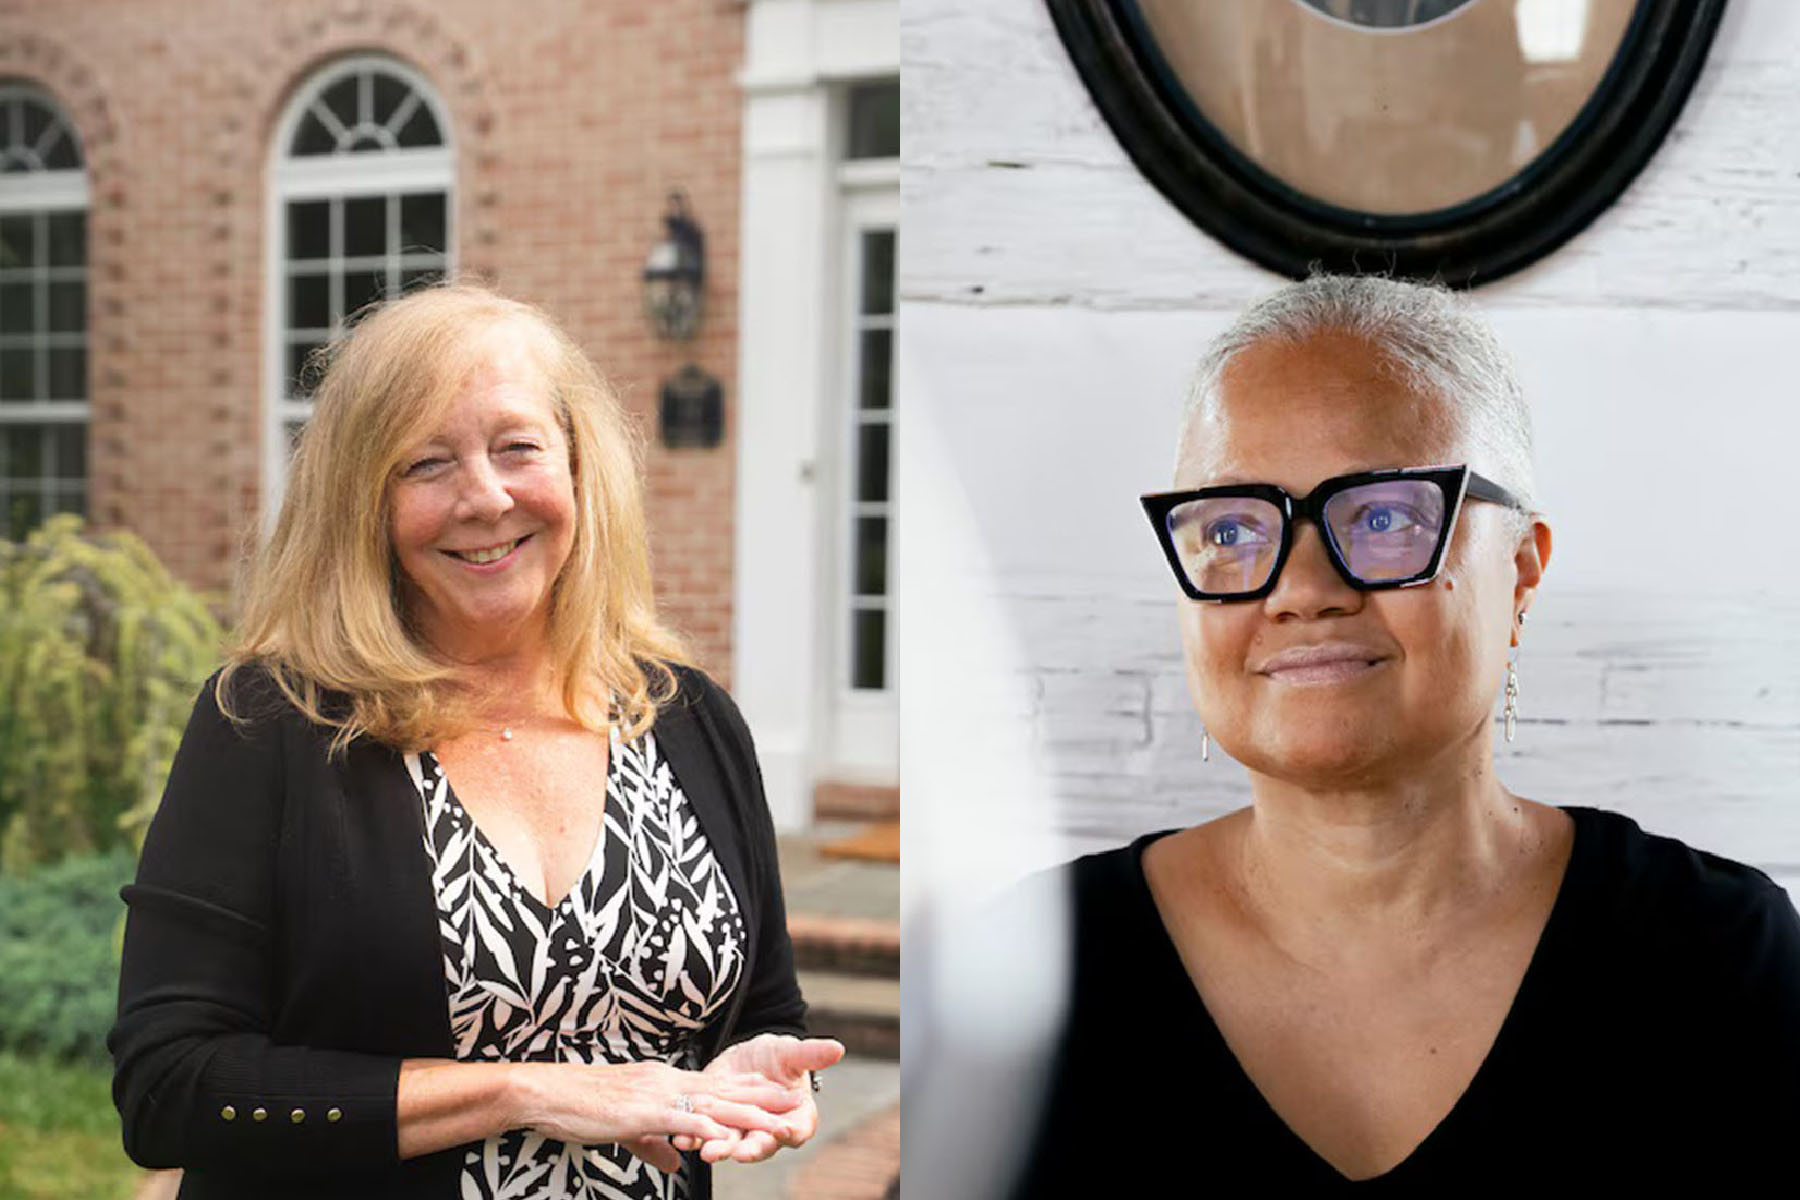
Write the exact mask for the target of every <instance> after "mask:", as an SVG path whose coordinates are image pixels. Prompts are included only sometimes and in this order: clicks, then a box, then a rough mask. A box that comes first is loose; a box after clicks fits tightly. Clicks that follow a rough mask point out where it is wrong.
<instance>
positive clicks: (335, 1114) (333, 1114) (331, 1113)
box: [325, 1108, 344, 1121]
mask: <svg viewBox="0 0 1800 1200" xmlns="http://www.w3.org/2000/svg"><path fill="white" fill-rule="evenodd" d="M343 1115H344V1110H343V1109H341V1108H333V1109H330V1110H328V1111H327V1112H326V1113H325V1119H326V1120H327V1121H336V1120H338V1119H339V1118H341V1117H342V1116H343Z"/></svg>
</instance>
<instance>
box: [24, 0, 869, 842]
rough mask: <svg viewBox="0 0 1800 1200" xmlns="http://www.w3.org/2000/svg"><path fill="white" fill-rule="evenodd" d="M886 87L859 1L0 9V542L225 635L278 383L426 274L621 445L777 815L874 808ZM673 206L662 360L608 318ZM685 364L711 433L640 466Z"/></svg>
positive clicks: (664, 588) (281, 441)
mask: <svg viewBox="0 0 1800 1200" xmlns="http://www.w3.org/2000/svg"><path fill="white" fill-rule="evenodd" d="M898 71H899V42H898V19H897V4H896V3H895V0H668V2H666V3H661V4H654V5H640V4H626V3H599V2H595V0H538V2H535V3H531V4H524V5H499V4H494V3H492V2H491V0H433V2H432V3H425V2H423V0H84V2H82V3H55V2H50V0H0V525H4V527H3V528H0V536H3V535H7V534H9V533H10V534H11V535H12V536H17V535H18V533H19V531H20V530H21V529H22V528H24V527H25V526H27V525H29V524H30V523H31V522H32V521H34V520H35V519H36V518H37V516H39V515H41V514H42V513H44V512H48V511H55V510H58V509H66V508H73V509H76V510H78V511H85V512H86V513H87V515H88V517H89V519H90V521H91V522H92V523H93V524H94V525H95V526H97V527H99V528H103V529H104V528H118V527H124V528H129V529H131V530H133V531H134V532H136V533H137V534H139V535H141V536H142V537H143V538H144V539H145V540H146V541H147V542H148V543H149V544H150V546H151V547H152V548H153V549H154V550H155V552H156V553H157V554H158V556H159V557H160V558H161V559H162V560H163V562H164V563H166V564H167V565H168V566H169V567H170V568H171V569H172V570H173V571H174V572H175V573H176V574H177V575H178V576H179V577H181V578H182V579H184V580H186V581H187V582H189V583H190V584H192V585H194V586H195V587H198V588H200V589H202V590H203V591H205V592H207V593H209V594H211V595H212V596H214V597H215V598H216V599H217V600H218V602H219V606H220V607H223V608H229V606H230V603H231V591H232V588H233V587H234V585H235V580H236V575H237V570H236V568H237V566H238V564H239V563H240V562H241V561H242V560H243V557H244V554H243V551H244V548H245V546H246V545H247V541H248V539H250V538H253V537H255V536H256V535H257V533H258V532H259V530H261V529H264V528H267V526H268V523H269V522H270V521H271V520H272V516H273V513H274V512H275V511H276V510H277V508H278V507H279V501H280V496H281V492H282V487H283V480H284V474H285V467H286V462H287V456H288V447H289V438H290V437H291V435H292V433H293V432H294V431H295V430H297V429H298V428H299V427H300V425H301V424H303V422H304V420H305V418H306V416H307V414H308V413H309V411H310V406H309V403H308V402H307V401H306V399H305V385H304V383H303V382H302V383H298V384H296V383H294V382H293V381H294V380H296V379H300V380H303V379H304V377H305V372H304V370H303V364H304V359H305V357H306V353H307V352H308V351H309V350H310V349H311V348H312V347H314V346H316V345H318V344H321V343H324V342H325V341H327V340H328V339H329V336H330V333H331V329H332V328H334V327H336V326H338V325H339V324H340V323H341V321H342V319H343V318H344V316H345V314H347V313H352V312H354V311H355V309H356V308H358V307H360V305H361V304H362V303H364V302H365V301H366V300H368V299H370V298H373V297H378V296H380V295H389V294H393V292H395V291H397V290H402V289H404V288H405V287H406V286H408V285H410V284H411V283H412V282H413V281H415V280H418V279H422V278H425V277H428V276H430V275H432V274H435V273H441V272H442V271H443V270H444V269H445V268H446V267H448V268H449V269H450V270H452V271H453V272H455V273H457V274H461V275H472V276H474V277H477V278H482V279H485V280H488V281H490V282H491V283H493V284H494V285H495V286H497V287H498V288H499V289H500V290H501V291H502V292H504V293H506V294H509V295H512V296H515V297H518V298H520V299H523V300H528V301H531V302H533V303H536V304H540V305H542V306H543V307H545V308H546V309H547V310H549V311H550V312H551V313H552V314H554V315H555V316H556V317H557V318H558V319H560V320H561V321H562V323H563V324H564V325H565V326H566V327H567V328H568V330H569V331H570V333H571V334H573V335H574V336H575V338H576V339H577V340H578V341H580V342H581V343H582V344H583V345H584V346H585V347H586V348H587V349H588V351H589V353H590V354H591V355H592V357H593V358H594V359H595V361H596V362H597V363H598V364H599V365H600V367H601V368H602V370H603V371H605V372H606V373H607V374H608V375H609V376H610V377H611V378H612V380H613V381H614V383H615V384H616V385H618V387H619V388H620V390H621V392H622V393H623V395H624V397H625V399H626V402H627V404H628V406H629V407H630V408H632V409H633V410H634V411H635V412H636V413H637V414H638V415H639V417H640V419H641V421H642V424H643V427H644V429H645V433H646V442H647V459H646V471H647V482H648V497H647V499H648V507H649V514H650V525H651V552H652V555H653V566H654V570H655V577H656V583H657V589H658V593H659V598H660V601H661V604H662V607H663V612H664V614H665V615H666V616H667V617H668V618H669V619H670V620H671V622H672V623H673V624H675V625H676V626H677V627H678V628H680V629H681V630H682V631H684V632H685V633H686V634H688V635H689V637H690V638H691V639H692V641H693V644H694V647H695V649H696V651H697V652H698V654H699V657H700V659H701V661H702V663H703V664H704V665H705V666H706V667H707V668H708V669H709V670H710V671H712V672H713V673H714V674H715V675H717V676H718V677H720V678H721V679H723V680H725V681H726V682H727V683H728V684H729V685H731V686H732V687H733V690H734V691H735V692H736V693H737V695H738V697H739V702H740V703H741V704H742V706H743V707H744V709H745V712H746V715H747V716H748V717H749V718H750V721H751V724H752V727H753V728H754V729H755V730H756V733H757V736H758V739H759V745H760V749H761V753H762V762H763V767H764V771H765V775H766V776H767V779H768V790H769V795H770V801H771V806H772V808H773V810H774V812H775V815H776V820H777V822H778V823H780V824H782V825H783V826H786V827H793V826H797V825H802V824H805V823H806V822H807V821H808V820H810V819H811V817H812V815H813V811H814V809H813V804H814V797H815V792H817V791H818V790H819V789H820V787H821V786H822V785H823V786H824V787H825V788H826V792H827V793H829V794H831V795H835V796H840V797H841V796H850V797H852V798H856V797H866V796H868V795H870V794H871V792H870V789H871V788H872V789H873V793H872V794H873V795H874V796H875V797H876V803H877V807H878V808H882V807H884V806H885V808H890V809H891V807H892V804H893V803H894V800H893V788H894V785H895V784H896V783H897V777H898V748H897V747H898V733H897V722H898V717H897V708H896V705H895V702H894V697H895V693H896V685H895V681H896V680H897V676H898V671H897V661H898V660H897V657H896V650H895V646H896V645H897V642H898V636H897V632H896V630H897V627H898V624H897V623H898V612H897V605H896V602H895V596H896V589H895V587H894V586H893V582H892V577H891V574H890V572H889V570H888V567H887V562H888V546H889V544H890V541H891V538H892V530H893V526H894V515H895V514H894V508H893V503H892V499H893V498H892V496H891V494H890V486H889V480H890V471H889V459H890V455H891V453H892V442H893V439H892V432H891V431H892V421H893V409H892V405H891V399H890V398H891V394H892V372H891V366H890V364H891V359H892V348H893V307H894V306H893V295H894V291H893V289H894V261H895V254H896V240H897V227H898V221H899V160H898V156H899V87H898ZM76 147H78V149H79V161H78V162H77V161H76V159H75V158H74V157H73V148H76ZM52 158H55V159H56V160H57V161H55V162H52V161H50V160H51V159H52ZM75 167H79V169H74V168H75ZM53 168H61V169H53ZM675 192H680V193H681V194H683V196H685V199H686V204H687V208H688V211H689V212H690V214H691V215H692V217H693V219H694V220H695V221H696V222H697V223H698V225H699V226H700V227H701V229H702V230H703V232H704V237H705V260H706V262H705V265H706V283H705V295H704V304H703V318H702V321H701V323H700V326H699V329H698V332H697V334H696V335H695V336H694V337H693V338H692V339H690V340H686V341H669V340H664V339H661V338H659V337H658V336H657V335H656V334H655V333H653V331H652V329H651V327H650V324H649V322H648V321H647V320H646V318H645V315H644V283H643V274H644V269H645V265H646V261H647V259H648V258H649V257H650V255H651V251H652V248H653V247H654V246H656V245H657V244H658V243H659V242H661V241H662V240H663V239H664V238H665V236H666V231H665V227H664V223H663V215H664V213H665V211H666V210H667V207H668V203H669V197H670V196H671V194H672V193H675ZM71 214H74V215H71ZM83 230H85V234H83ZM740 331H741V333H742V336H740ZM690 366H691V367H697V368H699V369H700V370H701V371H703V372H705V374H706V375H707V376H710V377H711V378H712V379H713V380H716V381H717V382H718V383H719V384H720V385H721V388H722V394H723V409H724V420H723V432H722V437H721V438H720V439H719V441H718V443H717V444H716V445H704V444H703V445H699V446H682V447H681V448H670V447H667V446H664V445H663V444H662V443H661V441H660V439H659V437H658V433H659V430H658V421H657V416H658V410H659V407H660V404H659V401H660V396H661V391H662V387H663V384H664V383H665V381H668V380H670V379H671V378H673V377H675V376H676V375H677V373H678V372H681V371H683V370H684V368H688V367H690ZM858 803H861V801H860V800H858Z"/></svg>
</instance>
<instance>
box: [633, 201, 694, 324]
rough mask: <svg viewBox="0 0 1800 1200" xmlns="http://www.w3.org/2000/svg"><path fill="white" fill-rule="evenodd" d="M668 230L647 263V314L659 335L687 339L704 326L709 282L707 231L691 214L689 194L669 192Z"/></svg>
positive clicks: (665, 223)
mask: <svg viewBox="0 0 1800 1200" xmlns="http://www.w3.org/2000/svg"><path fill="white" fill-rule="evenodd" d="M663 224H664V225H665V226H667V227H668V233H667V235H666V236H665V237H664V238H663V240H662V241H660V242H658V243H657V244H656V248H655V249H653V250H651V251H650V258H649V260H648V261H647V262H645V263H644V315H645V316H647V317H648V318H649V319H650V328H652V329H654V330H655V331H656V336H657V337H660V338H666V339H668V340H670V341H685V340H686V339H688V338H691V337H693V336H694V332H695V331H696V330H698V329H699V328H700V300H701V296H702V294H703V292H704V290H705V284H706V234H705V233H703V232H701V229H700V226H699V225H698V224H696V223H695V222H694V218H693V217H692V216H690V215H689V213H688V207H687V196H686V195H685V194H684V193H682V192H680V191H674V192H670V193H669V207H668V211H667V212H665V213H664V214H663Z"/></svg>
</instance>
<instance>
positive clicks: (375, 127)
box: [264, 56, 455, 522]
mask: <svg viewBox="0 0 1800 1200" xmlns="http://www.w3.org/2000/svg"><path fill="white" fill-rule="evenodd" d="M448 128H449V122H448V120H447V118H446V115H445V113H444V112H443V110H442V106H441V105H440V104H439V103H438V101H437V98H436V95H435V93H434V92H433V91H432V89H431V86H430V84H429V83H428V82H427V81H426V80H425V78H424V77H423V76H421V75H420V74H419V73H418V72H416V71H414V70H413V69H412V68H410V67H408V66H406V65H405V64H402V63H398V62H395V61H393V60H391V59H387V58H381V57H376V56H358V57H355V58H350V59H344V60H341V61H339V62H336V63H333V64H332V65H331V66H329V67H327V68H325V69H324V70H322V71H320V72H319V73H318V74H317V75H315V76H314V77H313V78H312V79H310V80H308V81H307V82H306V84H305V85H304V86H302V87H301V88H300V89H299V91H298V92H297V93H296V95H295V97H294V99H293V100H292V101H291V102H290V103H289V105H288V108H287V111H286V112H285V113H284V114H283V117H282V120H281V122H280V124H279V126H278V127H277V137H276V145H275V156H274V162H273V165H272V168H271V174H272V180H273V186H272V187H271V188H270V198H271V204H272V211H271V213H270V220H269V238H270V246H269V254H270V259H271V262H272V269H271V270H270V272H269V278H270V281H271V286H272V294H271V295H270V297H269V301H268V306H267V311H268V312H269V314H270V322H271V324H270V336H269V341H268V368H267V370H266V372H265V380H266V385H265V386H266V389H267V393H268V397H269V405H268V411H269V418H270V419H269V424H268V434H267V438H268V442H267V456H266V464H265V465H266V471H267V474H266V478H267V479H268V480H269V486H268V487H267V488H266V489H265V504H264V516H265V521H267V522H272V521H273V519H274V515H275V513H276V512H277V511H278V510H279V508H280V497H281V485H282V481H283V479H284V478H285V476H286V471H287V460H288V455H289V454H290V453H291V450H292V447H293V444H294V439H295V438H296V437H297V436H298V434H299V431H300V429H301V427H302V426H304V425H305V423H306V420H307V418H308V417H309V416H310V415H311V413H312V401H311V399H310V392H311V389H312V386H313V384H314V382H315V381H314V380H313V378H312V377H311V371H310V370H309V363H310V360H311V357H312V355H313V353H314V351H316V350H318V349H319V348H320V347H322V346H324V345H326V344H327V343H329V342H330V341H331V340H332V339H333V338H334V337H336V336H337V335H338V334H339V333H341V332H342V331H343V328H344V326H345V324H346V323H347V322H349V321H352V320H354V318H355V315H356V313H357V312H358V311H359V310H360V309H362V308H363V307H364V306H366V305H368V304H370V303H373V302H375V301H378V300H383V299H386V298H389V297H392V296H397V295H399V294H401V293H402V292H405V291H406V290H407V289H409V288H412V287H414V286H417V285H418V284H420V283H423V282H426V281H429V280H432V279H438V278H441V277H443V276H444V275H445V274H446V273H447V272H448V271H450V270H451V268H452V252H451V248H452V246H453V244H454V231H453V229H452V226H451V223H452V219H453V211H454V210H453V205H452V203H451V199H452V197H451V191H452V185H453V182H454V178H455V160H454V158H453V157H452V151H451V146H450V143H449V140H448V136H447V130H448Z"/></svg>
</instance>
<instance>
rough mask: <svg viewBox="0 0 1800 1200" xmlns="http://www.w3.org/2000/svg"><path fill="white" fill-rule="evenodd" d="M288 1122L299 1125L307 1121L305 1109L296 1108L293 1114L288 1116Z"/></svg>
mask: <svg viewBox="0 0 1800 1200" xmlns="http://www.w3.org/2000/svg"><path fill="white" fill-rule="evenodd" d="M288 1120H290V1121H292V1122H293V1123H294V1124H296V1125H298V1124H299V1123H300V1122H302V1121H304V1120H306V1110H305V1109H304V1108H296V1109H295V1110H294V1111H293V1112H291V1113H289V1114H288Z"/></svg>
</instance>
